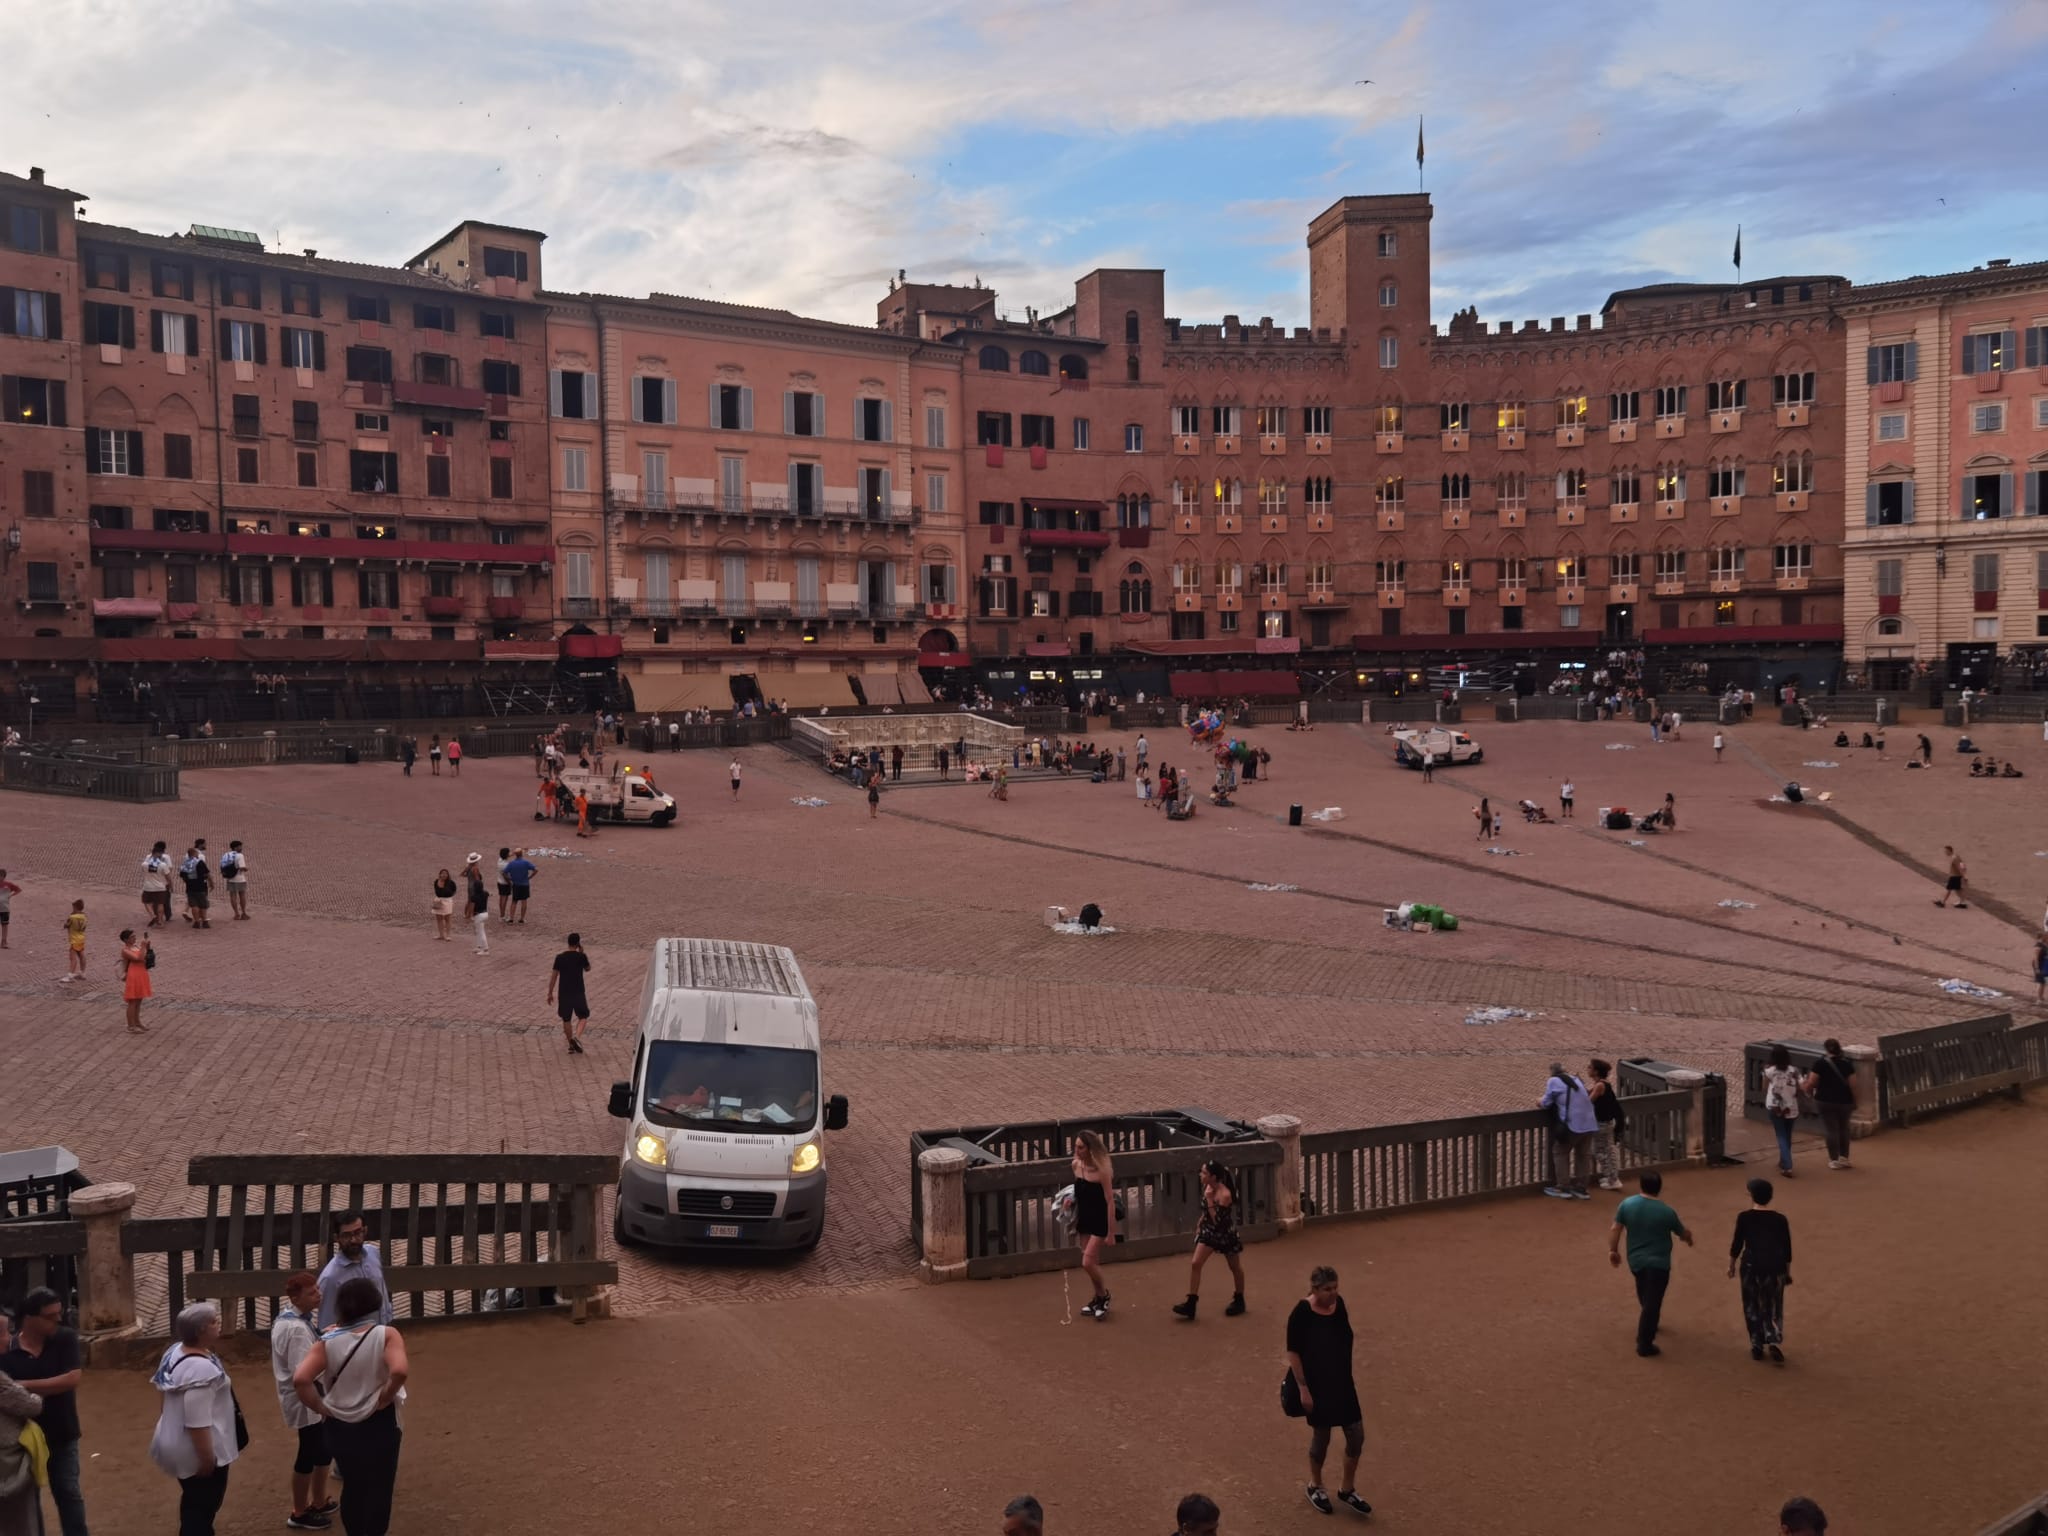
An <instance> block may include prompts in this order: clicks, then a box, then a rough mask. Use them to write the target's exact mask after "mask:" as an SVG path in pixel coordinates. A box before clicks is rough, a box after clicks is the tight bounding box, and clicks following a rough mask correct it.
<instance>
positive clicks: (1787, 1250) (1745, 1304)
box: [1728, 1179, 1792, 1365]
mask: <svg viewBox="0 0 2048 1536" xmlns="http://www.w3.org/2000/svg"><path fill="white" fill-rule="evenodd" d="M1748 1187H1749V1209H1748V1210H1746V1211H1743V1212H1741V1213H1739V1214H1738V1215H1737V1216H1736V1218H1735V1237H1734V1240H1733V1241H1731V1242H1730V1243H1729V1245H1728V1278H1729V1279H1730V1280H1733V1279H1735V1278H1736V1271H1737V1269H1738V1267H1739V1268H1740V1270H1741V1279H1742V1321H1743V1323H1744V1325H1745V1326H1746V1327H1747V1328H1748V1329H1749V1358H1750V1359H1752V1360H1761V1359H1763V1357H1764V1355H1765V1353H1766V1352H1768V1353H1769V1354H1770V1357H1771V1358H1772V1359H1773V1360H1775V1361H1777V1362H1778V1363H1779V1364H1780V1365H1783V1364H1784V1363H1785V1351H1784V1350H1783V1349H1781V1348H1780V1347H1779V1346H1780V1345H1782V1344H1783V1343H1784V1342H1785V1287H1786V1286H1788V1285H1790V1284H1791V1283H1792V1223H1791V1222H1789V1221H1787V1220H1786V1219H1785V1213H1784V1212H1783V1211H1774V1210H1772V1209H1771V1208H1770V1207H1771V1195H1772V1193H1773V1191H1772V1189H1771V1181H1770V1180H1769V1179H1751V1180H1750V1181H1749V1186H1748Z"/></svg>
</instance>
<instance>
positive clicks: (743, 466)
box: [718, 455, 747, 514]
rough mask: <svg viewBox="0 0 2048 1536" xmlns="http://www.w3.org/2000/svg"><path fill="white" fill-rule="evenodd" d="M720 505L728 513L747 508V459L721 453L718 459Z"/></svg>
mask: <svg viewBox="0 0 2048 1536" xmlns="http://www.w3.org/2000/svg"><path fill="white" fill-rule="evenodd" d="M718 506H719V510H720V511H722V512H726V513H732V514H737V513H740V512H744V511H746V509H747V461H746V460H745V459H739V458H729V457H726V456H724V455H721V456H720V457H719V460H718Z"/></svg>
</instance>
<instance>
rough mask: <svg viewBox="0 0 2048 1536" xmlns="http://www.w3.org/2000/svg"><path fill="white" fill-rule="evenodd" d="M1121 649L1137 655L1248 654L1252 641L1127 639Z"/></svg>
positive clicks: (1250, 651)
mask: <svg viewBox="0 0 2048 1536" xmlns="http://www.w3.org/2000/svg"><path fill="white" fill-rule="evenodd" d="M1121 649H1123V650H1126V651H1129V652H1131V653H1132V654H1133V655H1137V656H1249V655H1251V654H1252V642H1251V641H1250V640H1249V639H1248V638H1247V639H1240V640H1129V641H1126V642H1125V643H1124V645H1123V646H1122V647H1121Z"/></svg>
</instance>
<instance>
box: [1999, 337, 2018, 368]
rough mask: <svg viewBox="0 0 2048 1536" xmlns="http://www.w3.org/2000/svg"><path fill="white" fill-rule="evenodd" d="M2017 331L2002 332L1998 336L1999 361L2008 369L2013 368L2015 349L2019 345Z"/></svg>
mask: <svg viewBox="0 0 2048 1536" xmlns="http://www.w3.org/2000/svg"><path fill="white" fill-rule="evenodd" d="M2019 339H2020V338H2019V334H2018V332H2016V331H2001V332H1999V335H1998V360H1999V363H2000V364H2001V365H2002V366H2003V367H2006V368H2010V367H2012V358H2013V348H2014V347H2015V346H2017V345H2018V344H2019Z"/></svg>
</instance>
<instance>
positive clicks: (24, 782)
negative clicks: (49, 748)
mask: <svg viewBox="0 0 2048 1536" xmlns="http://www.w3.org/2000/svg"><path fill="white" fill-rule="evenodd" d="M0 788H5V789H17V790H22V791H25V792H27V793H29V794H37V795H75V796H79V797H81V798H83V799H87V800H120V801H125V802H127V803H128V804H130V805H148V804H151V803H153V802H156V801H160V800H175V799H177V798H178V768H177V765H176V764H174V763H145V762H136V761H134V760H133V759H132V757H131V758H129V759H127V760H122V759H120V758H115V757H107V756H99V755H91V756H88V755H86V754H83V753H68V752H43V751H37V752H27V751H22V750H19V749H16V750H14V751H10V752H6V753H0Z"/></svg>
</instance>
